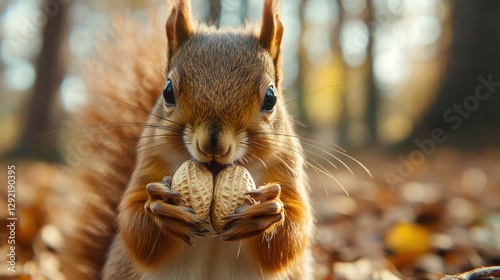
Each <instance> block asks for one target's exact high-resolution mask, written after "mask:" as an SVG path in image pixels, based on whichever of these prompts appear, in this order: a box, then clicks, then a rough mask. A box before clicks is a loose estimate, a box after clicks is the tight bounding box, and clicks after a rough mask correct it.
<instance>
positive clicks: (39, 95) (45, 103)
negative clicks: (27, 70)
mask: <svg viewBox="0 0 500 280" xmlns="http://www.w3.org/2000/svg"><path fill="white" fill-rule="evenodd" d="M47 3H48V2H47ZM47 3H44V4H42V5H45V6H42V11H43V13H44V14H45V15H46V16H47V24H46V25H45V27H44V29H43V45H42V48H41V50H40V54H39V57H38V63H37V67H36V70H37V71H36V72H37V76H36V80H35V84H34V86H33V92H32V95H31V99H30V100H29V104H28V106H27V110H26V117H25V122H24V127H23V130H22V136H21V139H20V141H19V142H18V145H17V146H16V147H15V148H14V150H13V151H11V152H10V153H9V155H8V156H10V157H16V158H19V157H36V158H41V159H49V158H50V159H54V158H57V155H55V154H54V153H55V152H54V151H55V147H51V148H54V149H50V150H45V149H42V150H41V151H37V150H39V149H40V148H37V149H34V148H33V147H34V146H35V144H37V143H39V141H41V136H42V135H44V134H45V133H47V132H49V131H51V130H53V129H54V126H53V124H52V123H51V117H52V116H53V112H54V111H55V110H56V109H57V110H58V109H59V107H60V105H58V104H56V102H55V101H56V100H57V99H56V95H57V92H58V89H59V86H60V84H61V81H62V78H63V76H64V75H63V72H64V71H63V68H64V67H63V65H62V61H61V60H62V51H61V50H62V46H63V40H64V38H65V27H66V20H65V19H66V11H67V9H68V5H69V4H64V5H60V4H58V3H56V2H54V3H55V4H50V5H49V4H47Z"/></svg>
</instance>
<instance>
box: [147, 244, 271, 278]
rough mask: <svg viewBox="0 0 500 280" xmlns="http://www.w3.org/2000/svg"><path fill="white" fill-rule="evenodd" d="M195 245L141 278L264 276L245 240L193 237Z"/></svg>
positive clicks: (185, 247) (184, 247)
mask: <svg viewBox="0 0 500 280" xmlns="http://www.w3.org/2000/svg"><path fill="white" fill-rule="evenodd" d="M192 241H193V243H194V244H195V246H189V245H183V246H182V248H180V249H179V251H178V252H177V254H176V255H175V256H174V257H173V258H172V259H170V260H169V261H168V263H167V264H166V265H165V266H164V267H163V268H162V269H159V270H157V271H155V272H154V273H150V274H148V275H144V276H143V277H142V280H167V279H168V280H170V279H176V280H177V279H186V280H198V279H199V280H234V279H238V280H240V279H241V280H254V279H255V280H257V279H276V278H272V276H270V275H265V274H264V273H263V272H262V271H261V269H260V266H259V264H258V263H257V261H255V259H254V258H252V257H251V256H250V254H249V252H248V248H247V246H246V245H245V242H246V241H235V242H228V241H221V240H220V239H219V238H217V237H213V238H212V237H205V238H195V239H194V240H192Z"/></svg>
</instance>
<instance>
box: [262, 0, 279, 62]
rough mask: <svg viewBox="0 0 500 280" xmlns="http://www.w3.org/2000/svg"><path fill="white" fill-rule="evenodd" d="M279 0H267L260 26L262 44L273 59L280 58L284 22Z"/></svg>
mask: <svg viewBox="0 0 500 280" xmlns="http://www.w3.org/2000/svg"><path fill="white" fill-rule="evenodd" d="M277 6H278V1H276V0H265V1H264V9H263V10H262V26H261V28H260V37H259V42H260V45H261V46H262V47H263V48H264V49H265V50H267V51H268V52H269V54H270V55H271V57H272V58H273V60H275V61H276V60H278V56H279V53H280V46H281V39H282V38H283V24H282V23H281V20H280V17H279V14H278V7H277Z"/></svg>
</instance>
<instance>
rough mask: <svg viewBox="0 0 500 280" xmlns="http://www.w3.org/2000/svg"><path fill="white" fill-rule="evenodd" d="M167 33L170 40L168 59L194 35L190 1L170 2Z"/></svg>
mask: <svg viewBox="0 0 500 280" xmlns="http://www.w3.org/2000/svg"><path fill="white" fill-rule="evenodd" d="M170 6H171V8H170V12H169V16H168V18H167V23H166V31H167V39H168V58H169V60H170V58H171V57H172V55H173V54H174V53H175V52H176V51H177V49H178V48H179V47H180V46H181V45H182V44H183V43H184V42H185V41H186V40H187V39H189V37H190V36H191V34H193V23H192V19H191V6H190V4H189V0H178V1H170Z"/></svg>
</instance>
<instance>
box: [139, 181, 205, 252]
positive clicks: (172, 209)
mask: <svg viewBox="0 0 500 280" xmlns="http://www.w3.org/2000/svg"><path fill="white" fill-rule="evenodd" d="M170 183H171V180H170V181H169V180H166V179H165V178H164V180H163V182H162V183H149V184H148V185H147V186H146V190H147V193H148V200H147V201H146V203H145V204H144V209H145V210H146V211H147V212H150V213H152V214H153V215H154V220H155V223H156V224H157V225H158V226H159V227H160V228H161V229H163V230H165V231H166V232H167V233H168V234H171V235H173V236H176V237H178V238H180V239H182V240H184V242H186V243H187V244H189V245H193V243H191V237H195V236H208V234H209V231H208V230H206V229H205V225H206V224H208V222H207V221H205V220H202V219H201V218H200V217H198V216H196V215H195V214H194V210H193V209H192V208H191V207H186V206H180V205H179V204H180V203H182V202H184V201H185V198H184V197H182V195H181V194H180V193H178V192H174V191H172V190H171V189H170Z"/></svg>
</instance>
